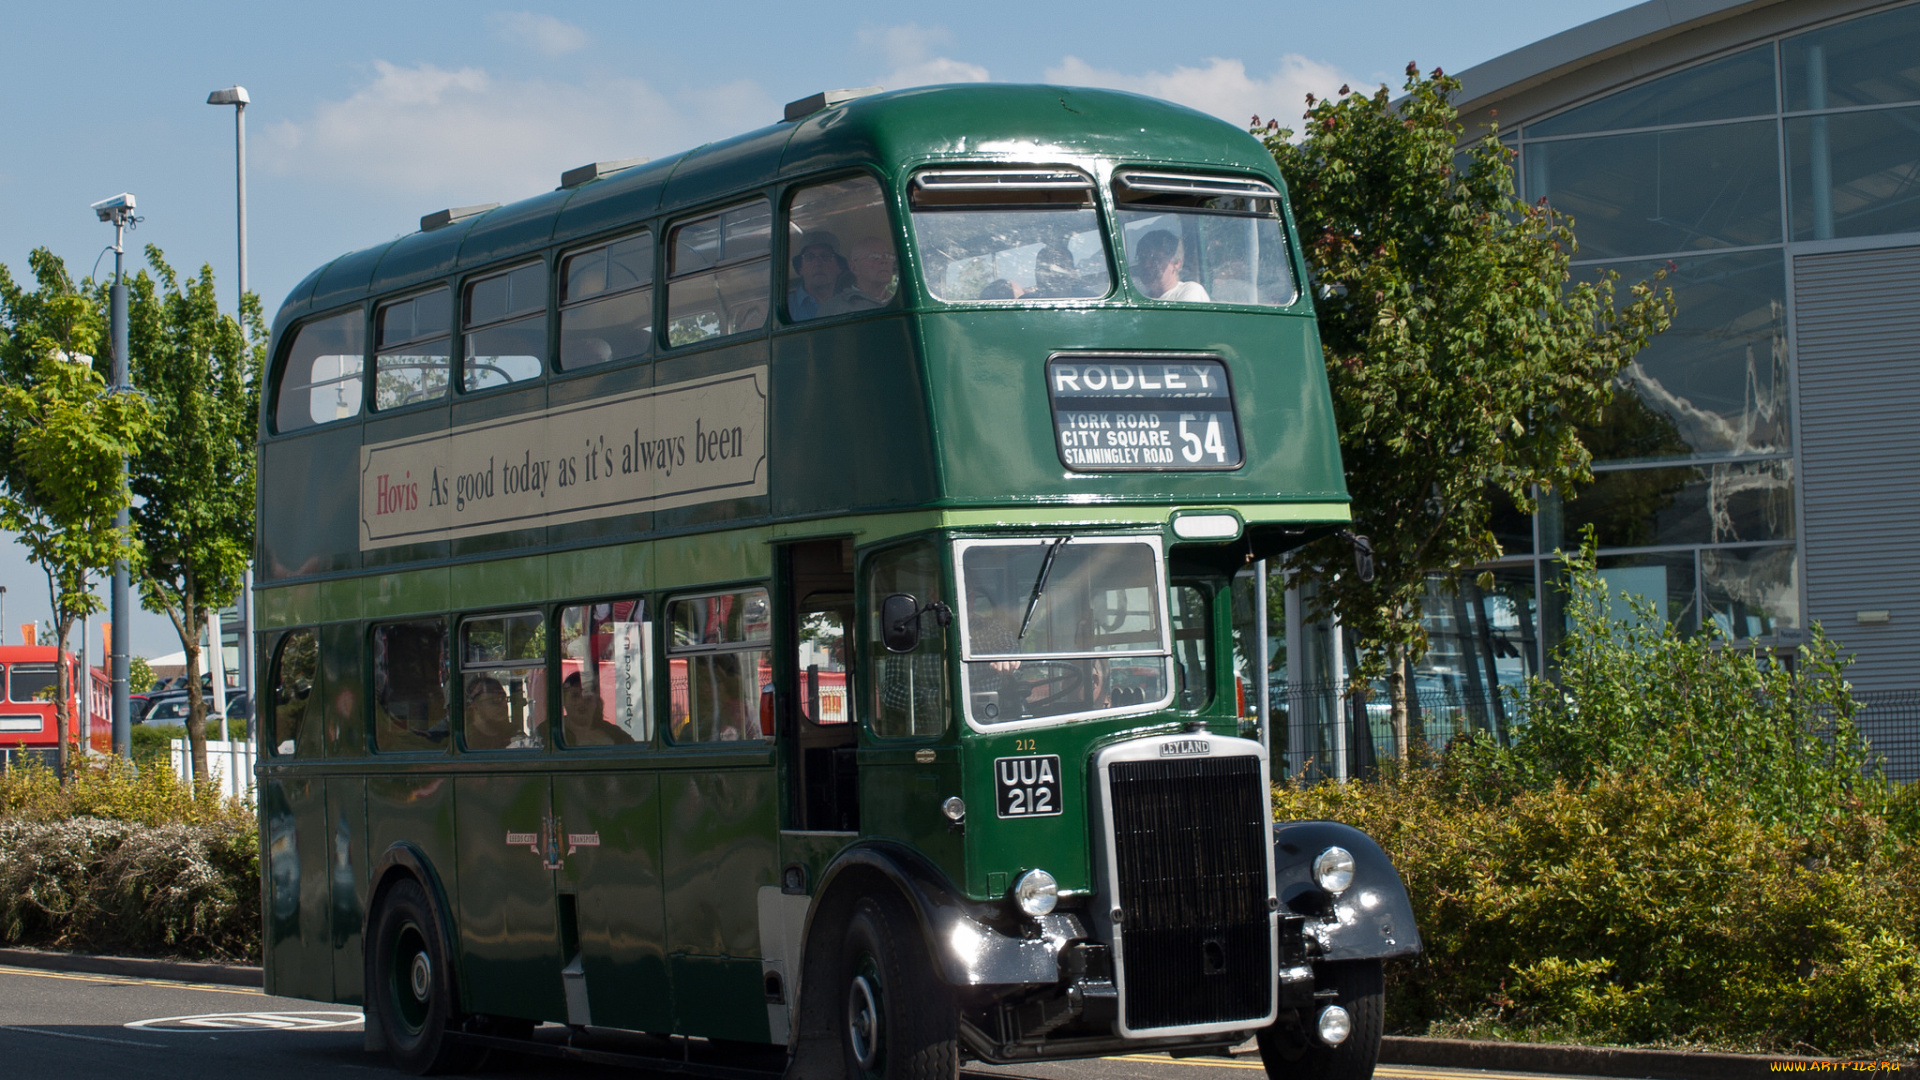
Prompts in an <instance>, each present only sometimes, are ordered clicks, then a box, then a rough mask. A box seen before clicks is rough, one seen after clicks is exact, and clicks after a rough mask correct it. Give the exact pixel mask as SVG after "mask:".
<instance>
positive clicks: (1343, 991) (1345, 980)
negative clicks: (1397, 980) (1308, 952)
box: [1259, 960, 1387, 1080]
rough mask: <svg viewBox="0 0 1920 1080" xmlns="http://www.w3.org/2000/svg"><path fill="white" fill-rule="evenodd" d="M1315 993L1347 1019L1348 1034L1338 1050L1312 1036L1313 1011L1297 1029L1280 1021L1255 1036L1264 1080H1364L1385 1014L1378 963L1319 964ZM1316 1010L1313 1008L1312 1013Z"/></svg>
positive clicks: (1376, 1055)
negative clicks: (1328, 994)
mask: <svg viewBox="0 0 1920 1080" xmlns="http://www.w3.org/2000/svg"><path fill="white" fill-rule="evenodd" d="M1317 982H1318V984H1319V986H1320V988H1321V989H1331V990H1333V991H1335V992H1336V993H1337V994H1338V995H1339V997H1338V999H1337V1000H1336V1001H1335V1002H1334V1003H1335V1004H1337V1005H1339V1006H1340V1007H1341V1008H1343V1009H1345V1010H1347V1015H1349V1016H1351V1017H1352V1018H1353V1031H1352V1032H1351V1033H1350V1034H1349V1035H1348V1036H1347V1037H1346V1039H1345V1040H1344V1041H1343V1042H1341V1044H1340V1045H1339V1046H1328V1045H1327V1044H1325V1043H1323V1042H1321V1041H1320V1040H1319V1039H1318V1038H1317V1037H1315V1035H1314V1034H1313V1023H1314V1013H1313V1012H1309V1013H1307V1014H1305V1015H1303V1016H1301V1017H1300V1023H1299V1024H1298V1025H1295V1024H1291V1023H1288V1022H1287V1018H1284V1017H1283V1018H1282V1019H1281V1021H1280V1022H1278V1023H1276V1024H1274V1025H1273V1026H1272V1027H1269V1028H1267V1029H1266V1030H1264V1031H1262V1032H1260V1037H1259V1041H1260V1061H1261V1063H1262V1064H1264V1065H1266V1067H1267V1077H1268V1080H1367V1078H1368V1077H1370V1076H1372V1075H1373V1067H1374V1065H1376V1064H1378V1063H1379V1061H1380V1035H1381V1030H1382V1024H1383V1020H1384V1014H1385V1011H1386V997H1387V993H1386V989H1387V987H1386V977H1385V975H1384V974H1383V973H1382V972H1381V969H1380V961H1378V960H1347V961H1343V962H1341V963H1337V964H1325V965H1321V971H1320V978H1319V979H1318V980H1317ZM1317 1011H1318V1010H1317V1009H1316V1010H1315V1012H1317Z"/></svg>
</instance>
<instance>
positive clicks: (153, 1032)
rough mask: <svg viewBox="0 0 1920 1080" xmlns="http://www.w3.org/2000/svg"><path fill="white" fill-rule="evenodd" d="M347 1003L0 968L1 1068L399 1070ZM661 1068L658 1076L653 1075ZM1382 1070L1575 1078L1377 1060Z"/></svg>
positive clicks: (1132, 1064)
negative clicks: (370, 1043)
mask: <svg viewBox="0 0 1920 1080" xmlns="http://www.w3.org/2000/svg"><path fill="white" fill-rule="evenodd" d="M360 1047H361V1037H360V1016H359V1012H358V1010H356V1009H353V1008H350V1007H348V1006H343V1005H326V1004H321V1003H319V1002H312V1001H298V1000H295V999H292V998H278V997H269V996H267V995H265V994H263V993H261V992H260V991H258V990H248V989H242V988H239V987H232V986H209V985H205V984H200V983H184V982H169V981H165V980H160V979H130V978H122V977H118V976H111V975H81V974H73V973H67V972H52V971H34V970H29V969H26V968H15V967H0V1076H12V1077H22V1078H28V1080H41V1078H47V1080H56V1078H57V1080H94V1078H96V1077H97V1078H99V1080H125V1078H126V1077H128V1076H138V1077H140V1078H141V1080H242V1078H249V1080H250V1078H254V1077H288V1078H293V1077H297V1078H298V1080H325V1078H330V1077H357V1078H360V1080H368V1078H369V1077H378V1076H381V1075H385V1076H396V1077H397V1076H400V1075H402V1074H400V1073H398V1072H395V1071H393V1070H392V1069H390V1068H388V1067H387V1064H386V1060H385V1058H383V1057H381V1056H379V1055H374V1054H368V1053H366V1052H364V1051H363V1050H362V1049H361V1048H360ZM1263 1071H1264V1070H1262V1069H1261V1067H1260V1063H1259V1060H1258V1059H1257V1058H1252V1059H1249V1058H1237V1059H1233V1060H1228V1059H1224V1058H1188V1059H1184V1060H1179V1061H1176V1060H1173V1059H1171V1058H1168V1057H1166V1056H1165V1055H1159V1054H1136V1055H1128V1056H1123V1057H1112V1058H1100V1059H1097V1060H1092V1061H1073V1062H1062V1063H1059V1064H1048V1065H1020V1066H1006V1067H986V1066H978V1065H969V1066H968V1067H967V1068H965V1069H963V1070H962V1076H963V1078H964V1080H1256V1078H1257V1077H1260V1076H1261V1075H1262V1073H1263ZM484 1075H485V1076H487V1077H494V1078H510V1077H536V1076H539V1077H556V1078H564V1080H597V1078H601V1077H607V1078H613V1077H619V1078H622V1080H633V1078H634V1077H635V1076H644V1075H645V1073H644V1072H642V1071H636V1070H631V1069H624V1068H614V1067H607V1066H596V1065H589V1064H584V1063H580V1062H573V1061H556V1060H546V1059H540V1058H531V1057H522V1056H515V1057H513V1058H511V1059H508V1060H495V1061H493V1062H490V1063H489V1064H488V1066H487V1067H486V1069H485V1072H484ZM662 1075H664V1074H662ZM1375 1075H1376V1076H1379V1077H1382V1078H1390V1080H1464V1078H1469V1077H1471V1078H1482V1080H1583V1078H1579V1077H1566V1076H1556V1077H1551V1078H1549V1077H1544V1076H1539V1075H1538V1074H1530V1073H1495V1072H1481V1071H1476V1070H1457V1069H1430V1068H1424V1067H1414V1066H1404V1065H1382V1066H1381V1067H1380V1069H1379V1070H1378V1072H1376V1073H1375Z"/></svg>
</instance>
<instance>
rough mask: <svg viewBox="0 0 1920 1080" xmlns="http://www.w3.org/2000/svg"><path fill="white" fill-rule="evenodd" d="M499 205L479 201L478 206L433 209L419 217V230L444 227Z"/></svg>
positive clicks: (428, 230) (425, 230)
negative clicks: (424, 215)
mask: <svg viewBox="0 0 1920 1080" xmlns="http://www.w3.org/2000/svg"><path fill="white" fill-rule="evenodd" d="M499 207H500V204H499V203H497V202H490V203H481V204H479V205H478V206H450V207H448V208H447V209H445V210H435V211H434V212H433V213H431V214H428V215H427V216H426V217H423V218H421V219H420V231H421V232H432V231H433V230H435V229H444V228H446V227H447V226H449V225H451V224H453V223H454V222H456V221H464V220H466V219H467V218H470V217H474V216H476V215H479V214H484V213H486V212H487V211H489V210H497V209H499Z"/></svg>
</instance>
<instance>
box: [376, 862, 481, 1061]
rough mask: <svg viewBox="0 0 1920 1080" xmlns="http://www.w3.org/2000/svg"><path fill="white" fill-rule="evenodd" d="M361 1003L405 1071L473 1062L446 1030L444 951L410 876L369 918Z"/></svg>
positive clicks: (449, 1014) (449, 1020)
mask: <svg viewBox="0 0 1920 1080" xmlns="http://www.w3.org/2000/svg"><path fill="white" fill-rule="evenodd" d="M369 946H370V947H371V948H372V949H373V970H372V976H373V978H372V980H371V984H370V985H369V986H368V988H367V1007H368V1008H369V1009H372V1010H374V1011H375V1012H376V1013H377V1014H378V1019H379V1023H380V1027H381V1029H382V1030H383V1031H384V1032H385V1034H386V1042H387V1054H388V1056H389V1057H391V1058H392V1059H393V1063H394V1064H395V1065H397V1066H399V1067H400V1068H402V1069H404V1070H406V1071H407V1072H410V1073H415V1074H417V1075H422V1076H424V1075H427V1074H430V1073H446V1072H462V1071H465V1070H467V1069H469V1068H472V1067H473V1066H474V1065H476V1064H477V1063H478V1061H477V1059H476V1058H475V1056H474V1055H473V1054H472V1053H470V1052H468V1051H467V1050H466V1049H465V1048H463V1047H461V1046H460V1045H459V1041H458V1040H457V1039H455V1038H453V1037H452V1036H451V1034H450V1032H449V1029H450V1028H451V1027H452V1025H453V1022H454V1019H455V1011H454V1004H453V1002H452V1000H451V999H450V998H451V993H450V991H449V989H448V988H449V986H450V985H451V983H450V982H449V980H448V978H447V974H448V970H447V955H446V947H445V945H444V941H443V938H442V936H441V934H440V926H439V922H438V920H436V919H435V918H434V915H433V908H432V906H431V905H430V904H428V903H427V894H426V890H424V889H422V888H421V887H420V883H419V882H417V881H413V880H411V879H409V880H406V881H402V882H400V883H399V884H397V885H395V886H394V887H393V888H392V889H389V890H388V891H387V894H386V895H385V896H384V897H382V898H381V901H380V910H379V912H378V913H377V914H376V915H375V917H374V921H373V940H372V941H371V942H369Z"/></svg>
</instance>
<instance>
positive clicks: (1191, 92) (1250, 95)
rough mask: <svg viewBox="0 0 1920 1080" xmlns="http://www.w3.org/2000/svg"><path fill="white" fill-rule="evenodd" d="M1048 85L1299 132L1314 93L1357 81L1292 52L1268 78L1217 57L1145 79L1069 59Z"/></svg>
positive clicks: (1053, 70) (1241, 63) (1242, 64)
mask: <svg viewBox="0 0 1920 1080" xmlns="http://www.w3.org/2000/svg"><path fill="white" fill-rule="evenodd" d="M1047 81H1048V82H1056V83H1066V84H1068V85H1072V86H1104V87H1107V88H1109V89H1114V90H1131V91H1133V92H1135V93H1140V94H1147V95H1149V96H1152V97H1157V98H1165V99H1166V100H1168V101H1175V102H1178V103H1180V104H1182V105H1186V106H1189V107H1191V108H1195V109H1199V110H1200V111H1201V112H1208V113H1212V114H1213V115H1215V116H1218V117H1220V118H1222V119H1224V120H1228V121H1231V122H1233V123H1235V124H1245V123H1246V122H1247V121H1248V120H1249V119H1251V118H1252V117H1254V116H1256V115H1258V116H1259V117H1260V118H1261V119H1262V120H1267V119H1272V118H1276V117H1277V118H1278V119H1279V120H1280V122H1281V123H1282V124H1283V125H1285V126H1287V127H1292V128H1296V129H1297V128H1298V127H1299V117H1300V114H1302V113H1304V112H1306V111H1307V105H1306V96H1307V95H1308V94H1309V93H1311V94H1313V95H1315V96H1316V97H1327V96H1329V95H1331V94H1335V93H1337V92H1338V91H1339V88H1340V86H1341V85H1342V84H1344V83H1348V82H1351V81H1352V80H1351V79H1350V78H1349V77H1348V76H1347V75H1346V74H1345V73H1343V72H1342V71H1340V69H1339V68H1336V67H1334V66H1333V65H1331V64H1323V63H1321V62H1319V61H1317V60H1309V59H1308V58H1306V57H1304V56H1301V55H1300V54H1298V53H1288V54H1287V55H1285V56H1282V57H1281V58H1280V62H1279V63H1278V64H1277V65H1275V67H1274V69H1273V72H1272V74H1270V75H1267V76H1266V77H1264V78H1260V77H1256V76H1252V75H1249V74H1247V65H1246V63H1245V62H1244V61H1241V60H1233V59H1225V58H1221V57H1217V56H1216V57H1213V58H1211V59H1209V60H1208V61H1207V63H1206V66H1204V67H1186V66H1181V67H1176V68H1174V69H1173V70H1172V71H1149V72H1146V73H1144V74H1140V75H1129V74H1126V73H1124V72H1119V71H1114V70H1112V69H1109V68H1096V67H1094V66H1093V65H1092V64H1089V63H1087V62H1086V61H1085V60H1082V59H1080V58H1079V57H1077V56H1069V57H1067V58H1065V59H1064V60H1062V61H1060V63H1059V64H1057V65H1056V66H1054V67H1051V68H1048V69H1047Z"/></svg>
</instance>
